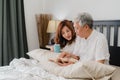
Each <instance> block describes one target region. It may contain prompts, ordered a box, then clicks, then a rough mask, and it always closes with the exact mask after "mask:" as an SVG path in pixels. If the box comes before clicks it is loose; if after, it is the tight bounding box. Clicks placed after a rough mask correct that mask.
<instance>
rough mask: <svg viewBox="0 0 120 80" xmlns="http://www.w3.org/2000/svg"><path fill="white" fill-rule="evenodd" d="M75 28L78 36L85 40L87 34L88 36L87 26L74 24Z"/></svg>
mask: <svg viewBox="0 0 120 80" xmlns="http://www.w3.org/2000/svg"><path fill="white" fill-rule="evenodd" d="M74 28H75V32H76V35H78V36H80V37H81V38H84V37H85V34H86V30H87V28H86V26H84V27H82V26H80V25H79V23H78V22H76V23H74Z"/></svg>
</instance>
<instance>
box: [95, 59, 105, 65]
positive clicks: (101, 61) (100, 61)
mask: <svg viewBox="0 0 120 80" xmlns="http://www.w3.org/2000/svg"><path fill="white" fill-rule="evenodd" d="M97 62H99V63H103V64H104V62H105V60H98V61H97Z"/></svg>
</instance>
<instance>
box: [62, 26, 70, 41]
mask: <svg viewBox="0 0 120 80" xmlns="http://www.w3.org/2000/svg"><path fill="white" fill-rule="evenodd" d="M62 36H63V38H65V39H66V40H68V41H69V40H71V39H72V32H71V30H70V29H69V28H68V27H67V26H64V27H63V28H62Z"/></svg>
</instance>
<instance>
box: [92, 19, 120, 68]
mask: <svg viewBox="0 0 120 80" xmlns="http://www.w3.org/2000/svg"><path fill="white" fill-rule="evenodd" d="M94 28H95V29H97V30H98V31H100V32H102V33H104V34H105V35H106V37H107V40H108V45H109V51H110V64H111V65H116V66H120V20H102V21H94Z"/></svg>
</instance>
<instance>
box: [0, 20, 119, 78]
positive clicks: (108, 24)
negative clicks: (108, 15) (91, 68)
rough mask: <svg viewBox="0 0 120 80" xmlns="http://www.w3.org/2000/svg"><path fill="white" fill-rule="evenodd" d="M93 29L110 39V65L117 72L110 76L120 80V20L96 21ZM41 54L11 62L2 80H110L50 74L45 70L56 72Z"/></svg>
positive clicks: (0, 74) (2, 69) (0, 71)
mask: <svg viewBox="0 0 120 80" xmlns="http://www.w3.org/2000/svg"><path fill="white" fill-rule="evenodd" d="M93 27H94V28H95V29H96V30H98V31H100V32H102V33H104V34H105V35H106V37H107V39H108V44H109V51H110V64H111V66H113V67H115V68H116V69H115V71H114V72H113V73H112V75H111V76H110V77H111V78H110V79H109V80H119V79H120V76H119V74H120V43H119V42H120V35H119V34H120V20H99V21H94V25H93ZM40 52H41V49H36V50H33V51H30V52H28V53H27V54H28V55H29V56H30V57H31V58H30V59H26V58H19V59H16V58H15V59H13V60H12V61H11V62H10V64H9V65H8V66H2V67H0V80H108V79H107V78H106V77H105V78H103V79H88V78H85V79H80V78H77V77H75V78H71V76H73V75H74V76H76V75H77V74H75V73H74V74H73V75H71V76H69V75H67V77H69V78H65V77H61V76H58V75H54V74H52V73H49V71H47V70H46V69H45V68H47V69H48V70H50V71H54V70H53V69H52V68H53V66H51V63H50V62H48V61H47V64H46V62H44V61H45V60H46V57H41V58H39V57H38V56H39V54H38V53H40ZM43 52H44V54H45V53H46V52H49V51H48V50H42V53H43ZM40 55H41V54H40ZM55 55H56V54H55ZM55 55H54V56H55ZM49 57H53V56H51V55H49ZM41 64H44V65H45V66H41ZM52 64H53V63H52ZM53 65H54V64H53ZM48 66H49V68H48ZM56 66H57V65H55V67H54V69H56ZM50 67H51V69H50ZM75 67H76V66H75ZM70 69H71V68H70ZM71 70H72V69H71ZM63 71H64V70H63ZM101 71H102V70H101ZM61 72H62V70H61V71H58V73H61ZM91 74H92V73H90V75H91ZM60 75H61V74H60ZM62 75H63V74H62ZM81 75H82V74H81ZM90 75H89V76H90ZM64 76H65V75H64Z"/></svg>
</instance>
